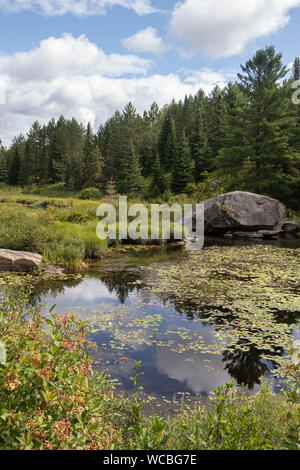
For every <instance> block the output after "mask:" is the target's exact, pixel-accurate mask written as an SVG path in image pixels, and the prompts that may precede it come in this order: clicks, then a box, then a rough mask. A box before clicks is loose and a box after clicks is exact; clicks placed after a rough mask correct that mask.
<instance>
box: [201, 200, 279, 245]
mask: <svg viewBox="0 0 300 470" xmlns="http://www.w3.org/2000/svg"><path fill="white" fill-rule="evenodd" d="M285 217H286V209H285V206H284V205H283V204H282V203H281V202H279V201H278V200H276V199H272V198H270V197H267V196H261V195H260V194H254V193H247V192H242V191H235V192H232V193H226V194H222V195H220V196H217V197H215V198H213V199H208V200H207V201H205V202H204V225H205V232H206V233H210V234H215V235H217V234H224V233H226V232H228V231H231V232H260V231H261V234H262V235H263V236H274V235H277V234H278V233H279V232H280V231H281V228H282V225H283V223H284V222H285Z"/></svg>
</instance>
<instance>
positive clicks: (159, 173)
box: [150, 152, 166, 197]
mask: <svg viewBox="0 0 300 470" xmlns="http://www.w3.org/2000/svg"><path fill="white" fill-rule="evenodd" d="M152 160H153V162H152V184H151V189H150V196H151V197H158V196H160V195H161V194H163V192H164V191H165V189H166V187H165V181H164V173H163V170H162V167H161V164H160V160H159V155H158V152H155V154H154V159H152Z"/></svg>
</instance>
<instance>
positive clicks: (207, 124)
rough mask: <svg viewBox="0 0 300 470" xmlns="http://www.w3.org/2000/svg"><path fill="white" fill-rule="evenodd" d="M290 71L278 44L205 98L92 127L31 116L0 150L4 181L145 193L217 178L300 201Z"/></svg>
mask: <svg viewBox="0 0 300 470" xmlns="http://www.w3.org/2000/svg"><path fill="white" fill-rule="evenodd" d="M299 78H300V59H299V58H296V59H295V62H294V67H293V71H292V74H291V73H290V71H289V70H288V68H287V67H286V66H285V65H284V64H283V61H282V55H281V54H280V53H277V52H276V51H275V49H274V47H266V48H265V49H261V50H258V51H257V52H256V54H255V55H254V56H253V57H252V58H251V59H250V60H248V61H247V62H246V64H245V65H242V66H241V71H240V73H238V76H237V80H236V81H235V82H232V83H228V85H227V86H226V87H225V88H224V89H220V88H219V87H217V86H216V87H215V88H214V89H213V90H212V92H211V93H210V94H209V95H208V96H207V95H206V94H205V93H204V92H203V91H202V90H199V91H198V93H197V94H196V95H195V96H186V97H185V98H184V99H183V100H180V101H179V102H175V101H174V100H173V101H172V102H171V103H169V104H166V105H165V106H163V107H162V108H159V106H158V105H157V104H156V103H155V102H154V103H153V104H152V105H151V107H150V109H148V110H145V111H144V113H143V115H140V114H138V113H137V111H136V109H135V107H134V105H133V104H132V103H128V104H127V105H126V106H125V108H124V109H123V110H122V111H116V112H115V113H114V115H113V116H111V117H110V118H109V119H108V120H107V121H106V122H105V123H104V124H102V125H101V126H100V127H99V129H98V130H97V131H96V132H94V131H93V129H92V126H91V124H88V125H87V126H86V127H85V126H83V125H82V124H81V123H79V122H78V121H77V120H76V119H75V118H73V119H70V120H68V119H65V118H64V117H63V116H60V117H59V119H58V120H55V119H52V120H50V122H48V124H46V125H41V124H40V123H39V122H37V121H36V122H34V123H33V124H32V126H31V128H30V130H29V131H28V133H27V135H26V136H24V135H19V136H17V137H15V138H14V140H13V141H12V143H11V145H10V146H9V148H4V147H3V146H1V160H0V180H1V181H3V182H5V183H7V184H9V185H13V186H27V185H33V184H38V185H44V184H55V183H61V184H63V187H64V189H65V190H66V191H70V192H74V191H79V190H82V189H84V188H91V187H95V188H98V189H99V190H100V191H101V192H102V193H105V192H106V191H107V188H108V187H109V185H113V186H114V187H115V188H116V190H117V191H118V192H119V193H121V194H129V195H131V194H132V195H138V196H139V197H143V198H145V199H153V198H166V199H168V197H170V196H171V195H172V194H173V195H178V194H183V193H186V194H194V193H195V194H197V190H198V189H199V188H200V187H201V185H202V184H203V183H204V182H205V181H206V180H207V179H208V178H210V177H211V175H213V177H214V179H216V180H217V181H219V180H220V181H222V185H223V186H224V189H225V190H237V189H238V190H244V191H251V192H257V193H261V194H265V195H268V196H271V197H275V198H278V199H280V200H281V201H282V202H284V203H285V204H286V205H287V206H288V207H289V208H291V209H295V210H297V209H298V208H299V201H300V132H299V130H300V105H299V106H297V105H295V104H293V102H292V94H293V93H294V90H293V89H292V83H293V82H294V81H295V80H299Z"/></svg>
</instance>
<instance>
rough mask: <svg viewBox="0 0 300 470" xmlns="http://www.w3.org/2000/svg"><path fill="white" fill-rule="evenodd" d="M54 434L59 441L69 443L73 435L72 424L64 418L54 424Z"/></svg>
mask: <svg viewBox="0 0 300 470" xmlns="http://www.w3.org/2000/svg"><path fill="white" fill-rule="evenodd" d="M52 432H53V434H54V436H55V437H56V439H57V440H58V441H68V440H69V439H71V437H72V435H73V433H72V427H71V423H70V421H69V420H68V419H66V418H62V419H61V420H59V421H57V422H56V423H54V424H53V427H52Z"/></svg>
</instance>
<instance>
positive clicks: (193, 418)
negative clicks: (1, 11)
mask: <svg viewBox="0 0 300 470" xmlns="http://www.w3.org/2000/svg"><path fill="white" fill-rule="evenodd" d="M27 282H28V281H27ZM29 290H30V289H29V287H28V285H27V286H26V285H25V280H24V279H18V280H15V279H11V280H10V281H9V282H8V283H7V284H6V285H5V286H3V289H2V295H1V300H0V322H1V337H0V340H1V342H2V344H4V345H5V346H6V360H5V358H4V355H3V353H2V355H1V358H2V359H1V360H2V362H3V363H2V365H1V366H0V403H1V405H0V449H53V450H55V449H202V450H204V449H283V448H284V449H298V448H299V445H300V441H299V418H300V415H299V412H300V407H299V399H298V396H297V394H296V393H295V390H294V388H293V387H296V386H297V384H298V386H299V368H298V367H297V366H293V365H292V363H289V365H288V367H287V368H289V374H290V376H291V377H292V379H293V383H294V385H290V390H289V394H288V395H281V396H275V395H274V394H272V393H271V391H270V390H269V389H268V387H267V386H266V385H264V386H262V387H261V390H260V391H259V392H258V393H257V394H256V395H254V396H253V397H251V398H249V397H246V396H245V395H244V394H243V393H241V392H234V391H233V389H232V386H231V385H224V387H221V388H219V389H218V390H217V391H216V393H215V394H214V395H213V396H212V397H211V399H210V406H209V407H208V408H202V407H201V406H200V405H193V407H187V406H185V405H182V409H181V411H180V412H179V413H177V414H176V415H172V416H167V417H166V418H162V417H160V416H158V415H155V414H153V415H152V416H145V415H144V412H143V408H144V404H143V401H142V399H140V398H139V394H138V390H137V392H136V394H135V395H134V396H133V397H130V398H129V397H127V396H122V397H120V396H117V395H116V394H115V392H114V390H113V387H112V385H111V384H109V382H107V381H106V379H105V377H104V376H103V375H96V374H95V373H94V372H93V369H92V357H91V356H90V353H89V351H90V350H91V349H92V348H93V347H94V345H93V344H91V343H90V342H89V336H88V333H87V325H86V324H85V323H84V322H82V321H79V320H78V319H77V318H76V317H74V316H73V315H71V314H69V315H64V316H55V317H54V316H51V315H50V316H48V317H47V318H46V319H45V318H43V317H42V315H41V313H40V309H39V308H36V309H34V310H32V311H31V312H30V318H31V319H30V321H28V319H27V320H26V321H25V320H24V307H25V304H26V301H27V298H28V297H27V296H28V294H29ZM45 323H46V330H45V329H44V325H45ZM133 380H134V381H136V380H137V378H136V374H135V372H134V371H133Z"/></svg>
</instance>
